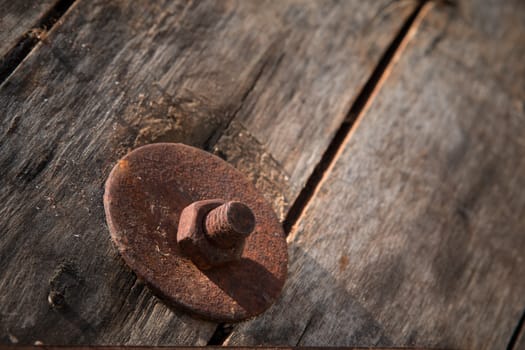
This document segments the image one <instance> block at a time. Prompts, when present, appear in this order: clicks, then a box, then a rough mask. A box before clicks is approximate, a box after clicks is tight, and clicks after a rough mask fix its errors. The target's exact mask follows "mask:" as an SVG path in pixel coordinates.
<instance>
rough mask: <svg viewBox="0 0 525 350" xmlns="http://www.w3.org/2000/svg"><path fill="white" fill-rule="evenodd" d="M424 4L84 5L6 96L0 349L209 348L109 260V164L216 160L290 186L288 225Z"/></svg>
mask: <svg viewBox="0 0 525 350" xmlns="http://www.w3.org/2000/svg"><path fill="white" fill-rule="evenodd" d="M414 7H415V4H414V3H413V2H410V1H408V2H407V1H405V2H401V3H390V2H388V1H377V2H366V3H363V2H361V1H340V2H336V1H331V2H323V3H318V2H308V3H303V2H296V1H284V2H282V1H268V2H260V1H220V2H218V1H198V2H187V1H157V2H149V1H142V2H137V1H134V2H123V1H98V2H92V1H78V2H75V4H74V5H73V6H72V7H71V8H70V10H69V11H68V13H67V15H66V16H65V18H63V19H62V20H61V22H62V23H60V25H56V26H55V27H54V28H53V30H52V31H51V32H50V33H49V35H48V37H47V38H46V40H44V41H43V42H42V43H40V44H39V45H38V46H37V47H36V48H35V50H33V52H32V53H31V55H30V56H29V57H27V58H26V60H25V61H24V62H23V64H22V65H21V66H20V67H18V69H17V70H16V72H15V73H14V74H12V75H11V76H10V77H9V79H8V80H7V81H6V82H5V83H4V84H3V85H2V86H1V87H0V101H1V103H0V118H1V121H2V122H1V123H0V144H1V152H0V169H1V172H2V173H1V177H0V202H1V203H2V207H1V209H0V214H1V215H0V217H1V219H0V228H1V232H2V236H1V238H0V256H1V259H0V286H1V287H0V305H2V308H1V310H0V312H1V315H0V337H1V341H2V342H3V343H9V342H18V343H24V344H28V343H33V342H34V341H41V342H43V343H45V344H136V345H139V344H147V345H160V344H200V345H202V344H205V343H206V342H207V341H208V339H209V338H210V336H211V334H212V333H213V331H214V330H215V327H216V325H215V324H212V323H208V322H204V321H199V320H196V319H193V318H191V317H189V316H187V315H185V314H182V313H180V312H178V311H175V310H171V309H169V308H167V307H166V306H165V305H164V304H163V303H162V302H161V301H159V300H158V299H157V298H155V297H153V296H152V294H151V293H150V291H149V290H148V289H147V288H144V286H143V284H142V283H141V281H139V280H137V279H136V278H135V276H134V274H133V273H132V272H131V271H130V270H129V269H128V268H127V267H126V266H125V265H124V264H123V262H122V261H121V259H120V258H119V256H118V254H117V251H116V249H115V248H114V247H113V245H112V243H111V241H110V239H109V234H108V231H107V227H106V225H105V219H104V214H103V208H102V192H103V184H104V181H105V179H106V177H107V175H108V173H109V171H110V169H111V167H112V166H113V164H114V163H115V162H116V161H117V159H118V158H119V157H121V156H122V155H124V154H125V153H126V152H127V151H129V150H130V149H132V148H134V147H137V146H140V145H143V144H147V143H151V142H160V141H174V142H184V143H187V144H190V145H195V146H199V147H204V148H207V149H210V150H212V149H213V150H215V151H216V152H217V153H218V154H220V155H222V156H223V157H225V158H227V159H228V160H229V161H230V162H232V163H233V164H234V165H237V166H239V168H240V169H242V170H243V171H245V172H246V174H247V175H248V176H249V177H250V178H251V179H253V181H254V182H255V183H256V184H257V186H258V187H259V188H260V189H261V190H263V191H266V189H268V188H271V187H272V186H273V187H275V188H287V187H290V190H287V191H286V192H285V195H286V198H284V197H278V196H277V197H275V198H273V195H272V192H271V191H270V190H268V192H267V194H271V195H270V196H268V198H269V199H270V201H271V202H272V204H274V207H275V208H276V210H278V211H279V210H281V216H282V215H283V214H282V211H284V210H285V209H281V208H285V207H286V204H285V202H287V201H291V200H293V199H294V198H295V197H294V196H296V195H297V192H298V190H299V189H300V188H301V183H303V182H304V181H305V178H307V176H308V174H309V173H310V172H311V171H312V168H313V166H314V165H315V164H316V162H317V161H318V160H319V159H320V157H321V154H322V153H323V151H324V149H325V147H326V145H327V144H328V143H329V142H330V140H331V138H332V136H333V134H334V132H335V130H336V129H337V127H338V125H339V124H340V123H341V122H342V120H343V119H344V117H345V114H346V112H347V110H348V108H349V105H350V103H351V101H352V99H353V98H355V96H356V95H357V93H358V91H359V89H360V88H361V87H362V85H363V84H364V82H365V81H366V79H367V77H368V75H369V74H370V73H371V71H372V69H373V67H374V64H375V63H376V62H377V61H378V59H379V57H380V55H381V53H382V52H383V51H384V50H385V48H386V47H387V46H388V44H389V42H390V41H391V40H392V38H393V37H394V36H395V33H396V32H397V30H398V29H399V27H400V26H401V25H402V24H403V22H404V20H405V19H406V18H407V17H408V16H409V15H410V13H411V12H412V11H413V9H414ZM259 128H260V129H264V130H259ZM286 142H288V143H289V144H286V145H284V144H285V143H286ZM296 169H297V170H296ZM57 294H61V295H63V297H64V300H55V299H53V298H54V297H56V295H57ZM48 299H50V300H48ZM59 303H61V304H63V305H62V306H61V307H57V306H56V304H59ZM53 305H55V306H53Z"/></svg>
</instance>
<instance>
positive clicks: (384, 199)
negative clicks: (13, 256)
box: [226, 1, 525, 349]
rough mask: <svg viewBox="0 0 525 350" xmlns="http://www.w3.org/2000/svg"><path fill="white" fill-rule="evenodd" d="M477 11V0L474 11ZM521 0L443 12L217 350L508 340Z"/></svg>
mask: <svg viewBox="0 0 525 350" xmlns="http://www.w3.org/2000/svg"><path fill="white" fill-rule="evenodd" d="M482 5H483V6H482ZM523 18H525V4H524V3H523V2H522V1H508V2H499V1H495V2H493V3H490V4H480V3H474V2H472V3H462V4H461V5H460V6H459V7H454V8H451V7H444V6H438V7H436V8H434V9H432V10H431V11H430V13H429V14H428V17H427V18H426V19H425V20H424V22H423V24H422V25H421V29H420V30H419V31H418V33H417V34H416V36H415V38H414V39H413V40H412V41H411V43H410V44H408V46H407V48H406V51H405V53H404V55H403V56H402V57H401V59H400V61H399V63H398V64H397V65H395V66H394V67H393V69H392V71H391V75H390V77H389V78H388V79H387V81H386V83H385V84H384V86H383V87H382V89H381V90H380V91H379V93H378V95H377V98H376V99H375V100H374V101H373V102H372V103H371V107H370V109H369V110H368V111H367V112H366V113H365V114H364V115H362V116H361V117H362V119H360V123H359V124H358V125H357V126H356V127H355V128H354V129H353V130H352V133H350V134H349V135H348V137H347V140H346V145H345V146H344V148H343V149H342V150H341V154H340V157H339V158H338V159H337V161H336V162H335V164H334V165H333V167H332V168H331V169H330V170H331V171H330V172H329V173H328V174H326V176H325V178H324V182H323V183H322V186H321V187H319V189H318V191H317V192H316V194H315V196H314V197H313V199H312V200H311V202H310V203H309V206H308V208H307V210H306V212H305V214H304V215H303V216H302V218H301V219H300V221H299V223H298V225H297V227H296V230H295V231H293V233H292V234H291V235H290V236H289V244H290V254H291V255H290V275H289V279H288V282H287V284H286V285H285V292H284V295H283V296H282V298H281V300H280V301H279V302H278V303H277V304H276V305H274V306H273V307H272V308H271V309H270V310H269V311H268V312H267V313H265V314H264V315H262V316H261V317H260V318H257V319H255V320H253V321H250V322H247V323H245V324H243V325H241V326H239V327H237V328H235V330H234V332H233V333H232V334H231V336H230V337H229V339H228V340H227V342H226V344H227V345H237V344H243V345H248V344H272V345H275V344H281V345H296V344H298V345H353V346H356V345H360V346H373V345H387V346H391V345H395V346H404V345H418V346H432V347H439V348H459V349H503V348H505V347H506V346H507V344H508V342H509V340H510V337H511V334H512V332H513V331H514V329H515V326H516V325H517V323H518V320H519V319H520V316H521V313H522V312H523V310H524V309H525V298H524V296H525V279H524V278H523V277H524V276H525V261H524V259H525V256H524V251H525V234H524V233H525V192H524V191H523V189H524V188H525V177H524V176H523V174H524V173H525V158H524V154H525V105H524V103H523V101H524V99H523V98H524V96H525V74H524V73H525V60H524V59H523V57H525V36H524V35H523V33H524V32H525V22H524V21H523Z"/></svg>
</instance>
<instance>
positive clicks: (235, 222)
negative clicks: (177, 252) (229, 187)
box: [177, 199, 255, 270]
mask: <svg viewBox="0 0 525 350" xmlns="http://www.w3.org/2000/svg"><path fill="white" fill-rule="evenodd" d="M254 228H255V216H254V215H253V212H252V211H251V209H250V208H249V207H248V206H246V205H245V204H243V203H241V202H235V201H229V202H226V201H224V200H221V199H212V200H202V201H198V202H194V203H192V204H190V205H189V206H187V207H186V208H184V210H183V211H182V213H181V216H180V221H179V227H178V231H177V243H178V245H179V247H180V249H181V251H182V252H183V253H184V254H185V255H187V256H188V257H189V258H190V259H191V260H192V261H193V263H194V264H195V265H196V266H197V267H198V268H199V269H201V270H207V269H210V268H212V267H215V266H220V265H224V264H226V263H228V262H231V261H236V260H239V259H240V258H241V255H242V252H243V249H244V242H245V239H246V238H247V237H248V236H249V235H250V234H251V233H252V231H253V229H254Z"/></svg>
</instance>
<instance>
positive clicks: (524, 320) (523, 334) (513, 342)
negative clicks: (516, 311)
mask: <svg viewBox="0 0 525 350" xmlns="http://www.w3.org/2000/svg"><path fill="white" fill-rule="evenodd" d="M524 324H525V310H524V311H523V313H522V314H521V318H520V319H519V321H518V324H517V325H516V328H514V332H512V336H511V337H510V340H509V344H508V345H507V350H514V349H515V350H519V349H520V345H521V342H523V340H521V339H520V338H525V327H524Z"/></svg>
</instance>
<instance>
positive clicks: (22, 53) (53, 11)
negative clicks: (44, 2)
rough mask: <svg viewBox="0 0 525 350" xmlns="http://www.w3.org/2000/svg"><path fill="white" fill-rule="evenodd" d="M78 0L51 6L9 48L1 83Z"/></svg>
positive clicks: (0, 70) (0, 72)
mask: <svg viewBox="0 0 525 350" xmlns="http://www.w3.org/2000/svg"><path fill="white" fill-rule="evenodd" d="M75 1H76V0H59V1H58V2H57V3H55V5H54V6H53V7H51V8H50V9H49V10H48V11H47V12H46V13H45V14H44V16H43V17H42V18H41V19H40V21H38V23H37V24H36V25H35V26H34V27H33V28H31V29H29V30H28V31H27V32H25V33H24V35H22V37H21V38H20V39H19V40H18V41H17V42H16V44H15V45H14V46H13V47H12V48H11V49H9V51H8V52H7V53H6V54H5V56H4V57H3V59H2V61H1V62H0V85H2V84H3V83H4V81H5V80H6V79H7V78H9V76H10V75H11V73H13V72H14V71H15V69H16V68H17V67H18V66H19V65H20V64H21V63H22V61H24V59H25V58H26V57H27V56H28V55H29V53H30V52H31V51H32V50H33V49H34V48H35V46H36V45H37V44H38V43H39V42H41V41H42V40H45V37H46V35H47V33H48V32H49V31H51V29H53V27H54V26H55V24H56V23H57V22H58V21H59V20H60V19H61V18H62V17H63V16H64V14H65V13H66V12H67V10H68V9H69V8H71V6H72V5H73V3H74V2H75Z"/></svg>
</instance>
